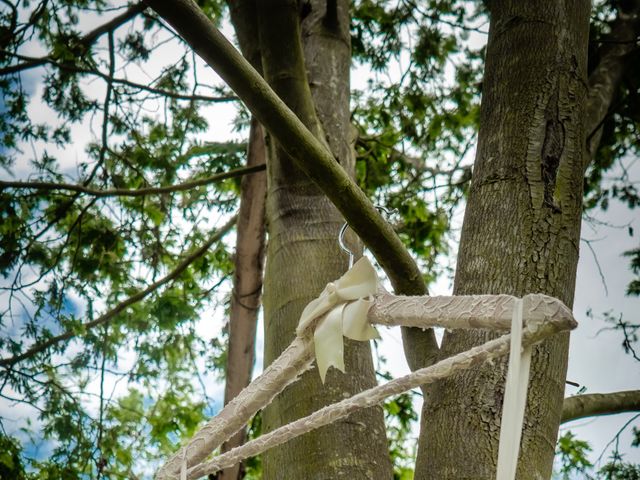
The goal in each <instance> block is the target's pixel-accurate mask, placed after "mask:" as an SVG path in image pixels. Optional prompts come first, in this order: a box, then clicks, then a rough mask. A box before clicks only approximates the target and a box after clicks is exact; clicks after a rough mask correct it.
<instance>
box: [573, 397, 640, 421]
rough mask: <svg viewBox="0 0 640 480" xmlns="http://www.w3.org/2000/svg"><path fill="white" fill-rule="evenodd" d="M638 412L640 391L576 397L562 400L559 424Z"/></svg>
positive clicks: (639, 408) (639, 409)
mask: <svg viewBox="0 0 640 480" xmlns="http://www.w3.org/2000/svg"><path fill="white" fill-rule="evenodd" d="M638 411H640V390H628V391H625V392H612V393H591V394H587V395H576V396H574V397H569V398H565V399H564V404H563V407H562V420H561V422H562V423H565V422H571V421H573V420H577V419H579V418H585V417H595V416H598V415H613V414H615V413H624V412H638Z"/></svg>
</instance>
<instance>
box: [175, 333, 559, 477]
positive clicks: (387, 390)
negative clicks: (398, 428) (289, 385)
mask: <svg viewBox="0 0 640 480" xmlns="http://www.w3.org/2000/svg"><path fill="white" fill-rule="evenodd" d="M569 328H571V324H570V323H568V322H562V321H561V322H557V323H543V324H537V325H534V326H533V327H532V328H529V329H527V331H526V333H525V334H524V335H523V337H522V344H523V345H527V346H528V345H532V344H533V343H536V342H539V341H541V340H543V339H544V338H546V337H548V336H550V335H553V334H555V333H557V332H559V331H562V330H567V329H569ZM510 342H511V336H510V335H504V336H502V337H500V338H497V339H495V340H492V341H489V342H487V343H484V344H482V345H479V346H477V347H474V348H472V349H470V350H467V351H465V352H461V353H459V354H457V355H454V356H452V357H449V358H447V359H445V360H442V361H441V362H438V363H436V364H435V365H432V366H430V367H426V368H422V369H419V370H416V371H415V372H412V373H410V374H408V375H406V376H404V377H400V378H397V379H394V380H391V381H389V382H387V383H385V384H384V385H378V386H376V387H373V388H370V389H369V390H365V391H362V392H360V393H358V394H356V395H354V396H352V397H350V398H347V399H345V400H342V401H340V402H337V403H334V404H332V405H329V406H326V407H324V408H322V409H320V410H318V411H316V412H314V413H312V414H311V415H309V416H307V417H304V418H300V419H298V420H295V421H294V422H291V423H289V424H287V425H284V426H282V427H280V428H278V429H276V430H273V431H272V432H269V433H266V434H264V435H262V436H260V437H259V438H257V439H255V440H252V441H250V442H247V443H246V444H244V445H242V446H240V447H236V448H234V449H232V450H230V451H228V452H226V453H224V454H222V455H220V456H218V457H216V458H214V459H213V460H211V461H209V462H206V463H202V464H200V465H197V466H196V467H193V468H191V469H189V472H188V478H189V480H192V479H196V478H199V477H201V476H203V475H207V474H211V473H215V472H217V471H219V470H222V469H224V468H227V467H230V466H232V465H235V464H236V463H238V462H240V461H242V460H244V459H246V458H249V457H253V456H255V455H258V454H260V453H262V452H264V451H266V450H269V449H270V448H273V447H275V446H277V445H280V444H282V443H285V442H287V441H288V440H291V439H293V438H296V437H298V436H300V435H302V434H304V433H307V432H310V431H312V430H315V429H317V428H319V427H322V426H324V425H328V424H330V423H333V422H335V421H336V420H339V419H341V418H344V417H346V416H347V415H349V414H351V413H352V412H354V411H356V410H359V409H362V408H368V407H372V406H374V405H377V404H379V403H381V402H382V401H383V400H384V399H385V398H387V397H389V396H392V395H398V394H400V393H403V392H406V391H407V390H411V389H412V388H416V387H419V386H420V385H425V384H429V383H432V382H434V381H436V380H440V379H443V378H446V377H449V376H450V375H452V374H454V373H456V372H458V371H461V370H466V369H469V368H472V367H474V366H477V365H480V364H482V363H484V362H487V361H490V360H492V359H495V358H497V357H499V356H501V355H505V354H506V353H507V352H508V351H509V344H510Z"/></svg>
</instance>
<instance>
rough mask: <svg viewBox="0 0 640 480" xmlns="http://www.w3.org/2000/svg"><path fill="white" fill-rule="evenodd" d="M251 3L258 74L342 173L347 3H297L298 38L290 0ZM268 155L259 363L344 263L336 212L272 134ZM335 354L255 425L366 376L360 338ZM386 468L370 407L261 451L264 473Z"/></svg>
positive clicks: (329, 396) (335, 473)
mask: <svg viewBox="0 0 640 480" xmlns="http://www.w3.org/2000/svg"><path fill="white" fill-rule="evenodd" d="M327 7H329V8H327ZM258 8H259V10H258V19H259V20H258V21H259V31H260V44H261V49H262V65H263V69H264V74H265V78H266V79H267V81H268V82H269V83H270V85H271V86H272V88H273V89H274V90H275V92H276V93H277V94H278V95H279V96H280V97H281V98H282V99H283V100H284V101H285V103H287V105H289V107H290V108H292V110H293V111H294V112H295V113H296V115H297V116H298V117H299V118H300V120H302V122H303V123H304V124H305V125H306V126H307V128H309V130H310V131H311V132H312V133H314V135H316V136H317V137H318V138H319V139H320V140H321V141H323V142H325V143H328V145H329V147H330V148H331V151H332V153H333V154H334V156H335V157H336V159H337V160H338V162H340V164H341V165H342V166H343V167H344V168H345V169H346V170H347V172H352V171H353V157H352V155H351V152H350V147H349V143H348V138H347V137H346V136H345V135H346V132H349V123H348V122H349V110H348V109H349V102H348V95H349V66H350V45H349V30H348V3H347V2H346V1H340V2H337V3H336V2H332V1H329V2H327V3H325V2H320V1H318V2H311V3H310V4H307V7H305V8H310V11H309V10H308V9H307V10H306V11H305V12H302V13H307V15H306V18H305V20H304V29H303V31H304V37H303V38H304V41H303V42H301V31H300V20H299V11H298V6H297V2H295V1H293V0H291V1H287V0H283V1H269V2H259V7H258ZM303 43H304V53H303V47H302V44H303ZM303 55H306V60H307V62H306V64H305V61H304V60H305V59H304V57H303ZM307 69H308V75H309V77H307ZM309 83H311V88H310V87H309ZM314 101H315V106H314ZM316 107H317V110H318V112H319V115H318V116H316V110H315V108H316ZM269 159H270V162H269V168H268V174H269V186H268V194H267V218H268V233H269V243H268V248H267V266H266V275H265V293H264V308H265V364H269V363H270V362H272V361H273V360H274V359H275V358H277V356H278V355H279V354H280V353H281V352H282V350H283V349H284V348H285V347H286V346H287V345H288V344H289V343H290V342H291V340H292V339H293V335H294V330H295V327H296V325H297V322H298V319H299V317H300V313H301V312H302V309H303V308H304V306H305V305H306V304H307V303H308V302H309V301H310V300H312V299H313V298H314V297H316V296H317V295H318V294H319V293H320V292H321V290H322V289H323V288H324V287H325V285H326V284H327V283H328V282H330V281H333V280H335V279H336V278H338V277H339V276H340V275H342V273H344V271H345V270H346V268H347V258H346V255H344V254H343V253H342V252H341V251H340V250H339V247H338V243H337V236H338V232H339V230H340V227H341V225H342V222H343V220H342V218H341V216H340V214H339V212H338V211H337V210H336V208H335V207H334V206H333V205H332V204H331V202H330V201H329V199H328V198H327V197H325V196H324V195H323V194H322V192H321V190H320V189H319V188H318V187H317V186H316V185H315V184H314V183H313V182H312V181H311V179H309V177H307V176H306V175H305V174H304V173H303V172H302V171H301V170H300V169H299V168H298V167H297V166H296V164H295V163H294V160H293V159H292V158H291V157H289V155H288V154H287V153H286V152H285V151H284V149H283V148H281V145H280V144H278V143H277V142H275V141H274V142H273V143H272V144H271V145H270V155H269ZM300 160H303V161H312V160H310V159H300ZM345 362H346V368H347V373H346V374H341V373H339V372H337V371H336V370H335V369H332V370H330V371H329V372H328V375H327V382H326V384H325V385H322V384H321V382H320V378H319V375H318V372H317V370H316V369H313V370H311V371H310V372H307V373H306V374H304V375H303V376H302V378H301V380H299V381H298V382H297V383H295V384H294V385H292V386H291V387H289V388H287V389H286V390H285V391H284V392H283V393H282V394H281V395H279V396H278V397H277V398H276V399H275V401H274V402H273V403H272V404H271V405H270V406H269V407H268V408H267V409H266V410H265V411H264V415H263V428H264V430H265V431H271V430H273V429H274V428H276V427H278V426H280V425H283V424H286V423H289V422H291V421H292V420H294V419H296V418H299V417H302V416H304V415H307V414H309V413H311V412H313V411H315V410H317V409H319V408H320V407H322V406H324V405H327V404H329V403H332V402H335V401H337V400H340V399H343V398H345V397H347V396H351V395H353V394H354V393H356V392H359V391H361V390H364V389H366V388H369V387H371V386H373V385H374V384H375V374H374V370H373V363H372V361H371V352H370V347H369V345H368V344H366V343H362V342H357V343H356V342H353V343H352V342H349V343H348V346H347V347H346V348H345ZM363 439H367V441H366V442H364V441H363ZM391 476H392V474H391V463H390V461H389V455H388V450H387V442H386V437H385V429H384V421H383V415H382V410H381V408H379V407H374V408H370V409H367V410H365V411H362V412H358V413H355V414H353V415H351V416H349V417H348V418H347V419H346V420H344V421H341V422H336V423H335V424H332V425H329V426H327V427H324V428H322V429H320V430H317V431H314V432H311V433H309V434H306V435H304V436H302V437H299V438H297V439H295V440H293V441H291V442H288V443H287V444H286V445H283V446H281V447H277V448H274V449H272V450H270V451H268V452H266V453H265V454H264V456H263V478H264V479H290V478H300V479H302V478H304V479H327V478H331V479H339V478H361V479H369V478H376V479H385V478H391Z"/></svg>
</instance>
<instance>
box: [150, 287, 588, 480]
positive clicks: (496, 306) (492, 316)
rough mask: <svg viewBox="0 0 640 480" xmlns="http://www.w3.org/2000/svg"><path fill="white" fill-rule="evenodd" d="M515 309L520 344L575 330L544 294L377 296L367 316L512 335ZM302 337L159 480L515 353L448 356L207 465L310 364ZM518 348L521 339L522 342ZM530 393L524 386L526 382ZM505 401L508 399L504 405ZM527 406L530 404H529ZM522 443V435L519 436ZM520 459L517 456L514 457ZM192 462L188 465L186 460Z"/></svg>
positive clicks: (232, 458)
mask: <svg viewBox="0 0 640 480" xmlns="http://www.w3.org/2000/svg"><path fill="white" fill-rule="evenodd" d="M514 305H516V306H517V305H520V306H521V307H522V310H521V312H522V316H521V317H520V325H522V318H523V317H524V318H525V319H526V322H525V325H526V328H525V331H524V334H523V336H522V345H531V344H533V343H536V342H539V341H540V340H542V339H544V338H546V337H548V336H550V335H553V334H555V333H558V332H560V331H564V330H570V329H572V328H575V326H576V325H577V323H576V322H575V320H574V319H573V316H572V314H571V311H570V310H569V309H568V308H567V307H566V306H565V305H564V304H562V302H560V301H559V300H556V299H555V298H552V297H548V296H546V295H538V294H534V295H527V296H525V297H524V298H523V299H522V300H521V301H520V300H518V299H516V298H515V297H511V296H508V295H480V296H464V297H395V296H393V295H390V294H387V293H382V294H380V295H378V297H377V298H376V300H375V302H374V305H373V307H372V308H371V310H370V312H369V316H368V317H369V320H370V321H371V322H372V323H379V324H383V325H389V326H390V325H408V326H419V327H430V326H443V327H445V328H486V329H493V330H507V329H508V328H509V324H508V323H507V324H506V325H505V323H506V322H505V318H506V317H507V313H506V312H507V311H508V310H510V311H511V315H510V317H512V318H510V320H511V321H512V322H513V321H514V320H513V317H515V316H514V315H513V312H514V310H513V309H514ZM315 325H316V322H313V323H311V324H310V325H309V326H308V329H306V330H305V331H301V332H298V335H299V336H297V337H296V338H295V339H294V341H293V342H292V344H291V345H290V346H289V347H288V348H287V349H286V350H285V351H284V352H283V354H282V355H281V356H280V357H278V358H277V359H276V360H275V361H274V362H273V363H272V364H271V365H270V366H269V367H267V369H266V370H265V371H264V372H263V374H262V375H261V376H259V377H258V378H257V379H256V380H254V382H252V383H251V384H250V385H249V386H248V387H247V388H246V389H245V390H243V391H242V392H241V393H240V394H239V395H238V396H237V397H236V398H235V399H234V400H232V401H231V402H229V404H227V405H226V406H225V407H224V408H223V409H222V410H221V412H220V413H219V414H218V415H217V416H216V417H214V418H213V419H211V420H210V421H209V422H208V423H207V424H206V425H205V426H204V427H203V428H202V429H201V430H200V431H199V432H198V433H197V434H196V435H195V436H194V437H193V439H192V440H191V441H190V442H189V443H188V444H187V445H186V446H185V447H182V448H181V449H180V450H179V451H178V452H176V454H174V455H173V456H172V457H171V458H170V459H169V460H168V461H167V463H166V464H165V465H164V466H163V467H162V468H161V469H160V470H159V471H158V473H157V476H156V478H157V479H158V480H168V479H172V480H177V479H180V480H183V479H181V478H180V477H181V476H182V475H181V474H182V467H183V465H187V466H190V468H189V469H188V471H187V478H188V479H189V480H192V479H195V478H199V477H200V476H202V475H205V474H208V473H213V472H216V471H219V470H221V469H224V468H227V467H229V466H232V465H235V464H236V463H238V462H240V461H242V460H243V459H245V458H248V457H251V456H254V455H257V454H259V453H261V452H263V451H265V450H268V449H269V448H272V447H273V446H275V445H279V444H282V443H284V442H286V441H288V440H290V439H292V438H295V437H297V436H299V435H302V434H303V433H306V432H309V431H311V430H314V429H316V428H318V427H320V426H323V425H327V424H329V423H332V422H334V421H335V420H337V419H339V418H342V417H344V416H346V415H348V414H350V413H351V412H353V411H354V410H357V409H360V408H367V407H369V406H373V405H376V404H378V403H380V402H381V401H383V400H384V399H385V398H387V397H388V396H391V395H396V394H399V393H402V392H404V391H407V390H410V389H411V388H415V387H417V386H420V385H424V384H426V383H430V382H433V381H435V380H438V379H441V378H445V377H447V376H449V375H451V374H452V373H454V372H456V371H459V370H464V369H467V368H471V367H473V366H475V365H478V364H480V363H483V362H485V361H487V360H489V359H492V358H495V357H497V356H500V355H504V354H506V352H507V351H509V342H510V341H511V340H510V338H511V337H510V336H509V335H505V336H503V337H500V338H498V339H496V340H493V341H491V342H487V343H485V344H484V345H480V346H478V347H475V348H473V349H471V350H468V351H466V352H462V353H460V354H458V355H455V356H453V357H450V358H448V359H446V360H444V361H442V362H439V363H437V364H435V365H432V366H430V367H428V368H425V369H421V370H417V371H415V372H413V373H411V374H409V375H407V376H405V377H401V378H398V379H395V380H392V381H390V382H388V383H386V384H384V385H380V386H377V387H374V388H372V389H370V390H366V391H364V392H361V393H359V394H357V395H354V396H353V397H350V398H348V399H346V400H343V401H341V402H338V403H336V404H333V405H329V406H327V407H325V408H323V409H321V410H318V411H317V412H315V413H313V414H311V415H309V416H308V417H305V418H302V419H299V420H296V421H295V422H292V423H290V424H288V425H285V426H283V427H280V428H279V429H277V430H274V431H272V432H270V433H267V434H264V435H262V436H261V437H259V438H257V439H255V440H252V441H250V442H248V443H246V444H245V445H242V446H240V447H237V448H235V449H233V450H230V451H229V452H226V453H225V454H223V455H220V456H218V457H216V458H214V459H213V460H211V461H209V462H206V463H199V462H201V461H202V460H203V459H204V458H205V457H206V456H207V455H209V454H210V453H211V452H212V451H213V450H214V449H215V448H217V447H218V446H220V444H222V443H223V442H224V441H225V440H227V439H228V438H229V437H231V436H232V435H233V434H234V433H235V432H236V431H238V430H239V429H240V428H242V427H243V426H244V425H245V424H246V423H247V422H248V420H249V419H250V418H251V416H252V415H253V414H254V413H255V412H256V411H258V410H259V409H261V408H264V407H265V406H266V405H267V404H268V403H269V402H271V400H272V399H273V398H274V397H275V396H276V395H277V394H278V393H279V392H280V391H282V390H283V389H284V388H285V387H286V386H287V385H290V384H291V383H293V382H295V381H296V380H297V378H298V377H299V375H300V374H301V373H302V372H304V371H305V370H306V369H308V368H309V367H310V366H311V362H312V359H313V347H312V340H311V335H310V333H309V332H310V331H313V329H314V328H315ZM518 345H520V342H518ZM525 395H526V383H525ZM506 402H507V399H505V403H506ZM523 408H524V407H523ZM518 442H519V437H518ZM516 458H517V452H516ZM185 459H186V461H185Z"/></svg>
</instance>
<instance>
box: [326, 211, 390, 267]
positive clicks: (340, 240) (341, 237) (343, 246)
mask: <svg viewBox="0 0 640 480" xmlns="http://www.w3.org/2000/svg"><path fill="white" fill-rule="evenodd" d="M375 207H376V209H377V210H378V211H380V212H381V213H383V214H384V215H385V216H386V217H387V218H388V217H390V216H391V215H393V213H394V212H395V210H389V209H388V208H386V207H383V206H382V205H375ZM347 228H349V224H348V223H347V222H344V225H342V228H341V229H340V233H339V234H338V244H339V245H340V248H341V249H342V250H343V251H345V252H347V253H348V254H349V268H351V267H353V259H354V258H355V254H354V253H353V252H352V251H351V250H349V247H347V245H346V244H345V243H344V234H345V232H346V231H347Z"/></svg>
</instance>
